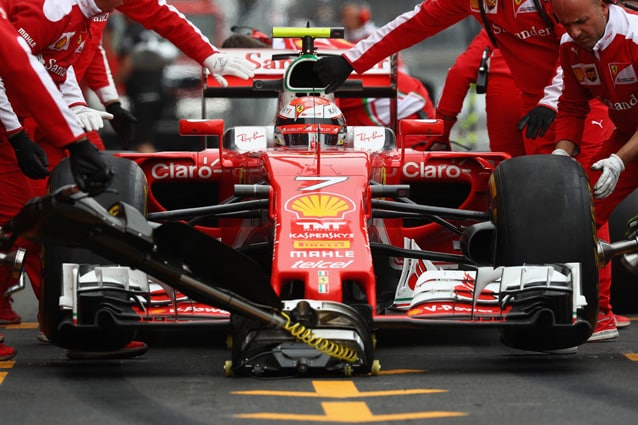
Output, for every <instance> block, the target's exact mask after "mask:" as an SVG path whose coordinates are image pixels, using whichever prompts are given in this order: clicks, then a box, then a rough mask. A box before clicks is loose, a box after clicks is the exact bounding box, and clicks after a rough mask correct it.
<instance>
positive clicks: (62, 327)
mask: <svg viewBox="0 0 638 425" xmlns="http://www.w3.org/2000/svg"><path fill="white" fill-rule="evenodd" d="M103 158H104V160H105V161H106V163H107V164H108V165H109V166H110V167H111V168H112V169H113V170H114V173H115V175H114V177H113V181H112V182H111V184H110V186H109V188H108V189H107V191H105V192H103V193H101V194H99V195H97V196H95V200H97V201H98V202H99V203H100V205H102V206H103V207H105V208H106V209H107V210H108V209H109V208H110V207H111V206H112V205H113V204H115V203H116V202H119V201H121V202H125V203H127V204H129V205H131V206H133V207H135V208H136V209H137V210H139V211H140V212H142V213H145V212H146V198H147V183H146V177H145V175H144V172H143V171H142V170H141V168H140V167H139V166H138V165H137V164H136V163H135V162H133V161H131V160H128V159H125V158H119V157H116V156H112V155H110V154H108V153H103ZM72 184H74V180H73V175H72V174H71V168H70V162H69V161H68V159H65V160H63V161H61V162H60V164H58V165H57V166H56V168H55V169H54V170H53V172H52V173H51V178H50V181H49V188H50V191H51V192H53V191H55V190H56V189H58V188H60V187H63V186H67V185H72ZM63 263H78V264H92V265H112V264H113V262H112V261H109V260H107V259H105V258H103V257H101V256H99V255H97V254H94V253H93V252H91V251H90V250H87V249H82V248H69V247H65V246H60V245H56V244H44V245H43V250H42V281H41V287H40V309H39V320H40V327H41V330H42V331H43V332H44V334H45V335H46V336H47V338H48V339H49V340H50V341H51V342H52V343H54V344H55V345H58V346H60V347H63V348H68V349H73V350H82V351H110V350H116V349H119V348H122V347H124V346H125V345H127V344H128V343H129V342H130V341H131V340H133V338H134V336H135V330H134V329H133V328H132V327H120V326H116V325H115V324H114V323H113V321H112V320H108V315H102V316H100V319H99V320H97V322H99V323H96V324H95V325H94V326H86V327H83V326H75V325H74V323H73V317H72V314H71V312H70V311H69V310H62V309H61V308H60V306H59V304H60V295H61V293H62V264H63ZM104 316H106V317H104Z"/></svg>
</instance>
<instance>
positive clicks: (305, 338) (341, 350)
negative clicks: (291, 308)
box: [281, 311, 359, 363]
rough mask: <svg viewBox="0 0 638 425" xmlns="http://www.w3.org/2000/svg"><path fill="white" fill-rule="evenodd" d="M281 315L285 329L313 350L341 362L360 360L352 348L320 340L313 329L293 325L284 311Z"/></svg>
mask: <svg viewBox="0 0 638 425" xmlns="http://www.w3.org/2000/svg"><path fill="white" fill-rule="evenodd" d="M281 315H282V316H283V317H284V318H285V319H286V324H285V325H284V329H285V330H286V331H288V332H289V333H290V335H292V336H294V337H295V338H296V339H298V340H299V341H301V342H303V343H305V344H308V345H309V346H311V347H312V348H314V349H316V350H318V351H320V352H322V353H324V354H326V355H328V356H330V357H334V358H336V359H339V360H343V361H346V362H350V363H353V362H356V361H357V360H359V356H358V354H357V352H356V351H355V350H353V349H352V348H349V347H346V346H344V345H341V344H337V343H336V342H333V341H329V340H327V339H324V338H320V337H318V336H316V335H315V334H314V333H313V332H312V329H308V328H306V327H305V326H304V325H302V324H301V323H299V322H297V323H294V324H292V323H291V321H290V316H288V315H287V314H286V313H284V312H283V311H282V312H281Z"/></svg>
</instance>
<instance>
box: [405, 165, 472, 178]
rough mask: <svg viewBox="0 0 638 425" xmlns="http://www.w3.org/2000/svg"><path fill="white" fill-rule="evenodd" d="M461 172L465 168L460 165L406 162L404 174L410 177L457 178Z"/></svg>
mask: <svg viewBox="0 0 638 425" xmlns="http://www.w3.org/2000/svg"><path fill="white" fill-rule="evenodd" d="M461 174H463V169H462V168H461V167H459V166H458V165H450V164H440V165H427V164H426V163H424V162H406V163H405V164H404V165H403V175H404V176H405V177H408V178H417V177H418V178H422V179H440V178H448V179H456V178H458V177H460V176H461Z"/></svg>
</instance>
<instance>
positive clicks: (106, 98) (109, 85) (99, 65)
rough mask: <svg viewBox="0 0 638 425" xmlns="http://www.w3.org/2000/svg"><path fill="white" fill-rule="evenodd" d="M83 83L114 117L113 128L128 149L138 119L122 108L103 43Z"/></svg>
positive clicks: (88, 68)
mask: <svg viewBox="0 0 638 425" xmlns="http://www.w3.org/2000/svg"><path fill="white" fill-rule="evenodd" d="M83 81H84V82H85V83H86V85H87V86H88V87H89V88H90V89H91V90H93V91H94V92H95V94H96V95H97V97H98V98H99V99H100V102H101V103H102V105H104V109H106V112H108V113H110V114H111V115H113V118H112V119H111V121H110V123H111V127H113V130H114V131H115V134H117V137H118V139H119V140H120V142H121V144H122V146H123V147H124V148H128V147H129V145H130V143H131V141H132V140H133V137H134V135H135V126H136V125H137V118H135V116H134V115H133V114H132V113H131V112H130V111H128V110H127V109H125V108H123V107H122V102H121V101H120V96H119V93H118V92H117V86H116V85H115V81H114V79H113V74H112V73H111V67H110V66H109V62H108V59H107V57H106V52H105V51H104V48H103V47H102V43H100V44H99V46H98V48H97V49H96V51H95V54H94V55H93V58H91V60H90V62H89V65H88V66H87V68H86V72H85V73H84V80H83Z"/></svg>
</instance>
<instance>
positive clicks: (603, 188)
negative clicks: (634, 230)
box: [553, 0, 638, 336]
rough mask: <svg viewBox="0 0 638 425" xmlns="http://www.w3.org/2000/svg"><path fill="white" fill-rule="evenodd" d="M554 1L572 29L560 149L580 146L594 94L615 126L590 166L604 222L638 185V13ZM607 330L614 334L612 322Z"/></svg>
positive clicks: (566, 38)
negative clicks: (637, 29)
mask: <svg viewBox="0 0 638 425" xmlns="http://www.w3.org/2000/svg"><path fill="white" fill-rule="evenodd" d="M553 5H554V12H555V13H556V16H557V17H558V19H559V20H560V22H561V23H562V24H563V26H564V27H565V29H566V31H567V33H566V34H565V35H563V37H562V39H561V45H560V62H561V65H562V67H563V70H564V75H563V80H564V88H563V92H562V94H561V96H560V98H559V103H558V106H559V109H558V116H557V118H556V124H555V126H556V140H557V144H556V147H557V149H562V150H563V151H564V152H567V153H568V154H573V153H574V152H575V151H577V149H578V147H579V146H580V145H581V140H582V138H583V126H584V122H585V117H586V115H587V113H588V111H589V101H590V99H592V98H598V99H600V100H601V101H602V102H603V103H604V104H605V105H606V106H607V108H608V110H609V118H610V119H611V121H612V122H613V123H614V125H615V127H616V128H615V130H614V132H613V134H611V135H610V136H609V137H607V138H605V139H602V140H601V142H600V149H599V150H598V151H597V152H596V153H595V155H594V156H593V158H592V159H591V161H590V165H591V166H588V167H586V171H587V172H588V177H589V179H590V184H591V186H592V187H593V192H594V208H595V213H596V222H597V225H601V223H604V222H605V221H607V219H608V218H609V216H610V214H611V213H612V211H613V210H614V208H616V206H617V205H618V204H619V203H620V202H622V201H623V200H624V199H625V198H626V197H627V196H628V195H629V194H630V193H632V192H633V191H634V190H635V189H636V188H637V187H638V183H637V182H638V162H637V161H636V160H637V159H638V126H637V124H636V123H638V97H637V96H638V76H637V73H636V70H638V37H637V36H636V31H635V29H636V28H638V16H636V15H635V14H630V13H628V12H627V11H626V10H624V9H623V8H622V7H620V6H617V5H612V4H608V3H606V2H605V1H604V0H553ZM581 149H582V148H581ZM605 313H607V321H608V322H611V321H612V320H613V317H611V316H610V312H605ZM606 331H607V334H609V335H612V336H613V335H615V334H614V332H613V331H614V329H613V328H612V327H611V326H609V329H606Z"/></svg>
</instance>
